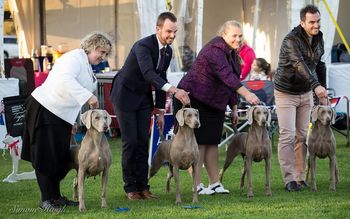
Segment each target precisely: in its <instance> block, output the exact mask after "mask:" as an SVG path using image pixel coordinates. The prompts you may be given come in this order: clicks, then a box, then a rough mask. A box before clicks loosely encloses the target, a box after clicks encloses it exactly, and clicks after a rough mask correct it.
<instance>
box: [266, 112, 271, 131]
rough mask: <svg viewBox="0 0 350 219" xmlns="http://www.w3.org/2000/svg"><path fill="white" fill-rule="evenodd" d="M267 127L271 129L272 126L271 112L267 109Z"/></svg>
mask: <svg viewBox="0 0 350 219" xmlns="http://www.w3.org/2000/svg"><path fill="white" fill-rule="evenodd" d="M266 123H267V124H266V125H267V127H270V125H271V110H269V109H267V121H266Z"/></svg>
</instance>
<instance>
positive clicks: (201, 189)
mask: <svg viewBox="0 0 350 219" xmlns="http://www.w3.org/2000/svg"><path fill="white" fill-rule="evenodd" d="M197 193H198V195H212V194H214V193H215V191H214V190H211V189H208V188H206V187H204V185H203V183H200V184H199V185H198V186H197Z"/></svg>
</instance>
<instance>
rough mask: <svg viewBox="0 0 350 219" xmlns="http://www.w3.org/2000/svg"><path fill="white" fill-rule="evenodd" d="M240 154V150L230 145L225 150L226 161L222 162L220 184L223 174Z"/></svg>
mask: <svg viewBox="0 0 350 219" xmlns="http://www.w3.org/2000/svg"><path fill="white" fill-rule="evenodd" d="M239 153H240V148H239V147H237V145H234V144H232V143H231V144H230V145H229V147H228V148H227V152H226V159H225V162H224V167H223V168H222V169H221V170H220V173H219V177H220V182H222V179H223V177H224V173H225V171H226V169H227V168H228V167H229V166H230V165H231V163H232V162H233V160H234V159H235V157H236V156H237V155H238V154H239Z"/></svg>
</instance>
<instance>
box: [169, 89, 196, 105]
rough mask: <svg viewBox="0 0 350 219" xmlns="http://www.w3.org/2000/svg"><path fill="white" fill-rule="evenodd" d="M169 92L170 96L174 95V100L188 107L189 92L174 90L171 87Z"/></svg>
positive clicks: (189, 101)
mask: <svg viewBox="0 0 350 219" xmlns="http://www.w3.org/2000/svg"><path fill="white" fill-rule="evenodd" d="M169 91H170V93H171V94H173V95H174V97H175V98H176V99H178V100H179V101H181V103H182V105H190V103H191V100H190V97H189V96H188V94H189V92H187V91H185V90H183V89H179V88H175V87H174V86H173V87H171V88H170V90H169Z"/></svg>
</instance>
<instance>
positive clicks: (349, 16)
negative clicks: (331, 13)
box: [328, 0, 350, 44]
mask: <svg viewBox="0 0 350 219" xmlns="http://www.w3.org/2000/svg"><path fill="white" fill-rule="evenodd" d="M328 2H329V4H330V3H332V4H333V1H330V0H328ZM349 9H350V1H348V0H339V10H338V16H337V17H338V19H337V22H338V24H339V27H340V28H341V30H342V32H343V34H344V37H345V39H346V40H347V41H348V44H349V43H350V25H349V21H350V13H349ZM333 42H334V43H333V44H337V43H342V40H341V38H340V36H339V33H338V32H337V31H335V34H334V41H333Z"/></svg>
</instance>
